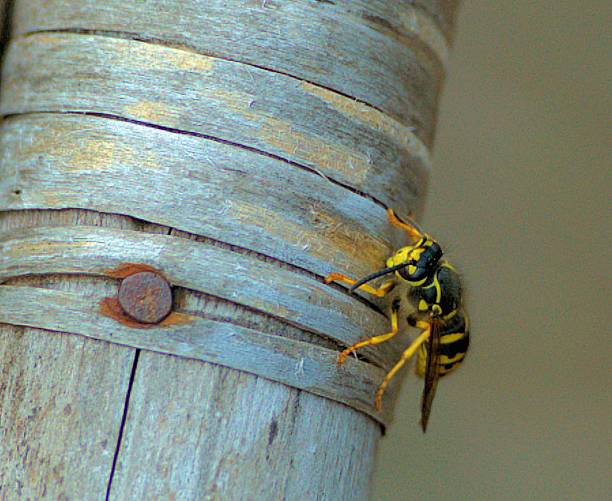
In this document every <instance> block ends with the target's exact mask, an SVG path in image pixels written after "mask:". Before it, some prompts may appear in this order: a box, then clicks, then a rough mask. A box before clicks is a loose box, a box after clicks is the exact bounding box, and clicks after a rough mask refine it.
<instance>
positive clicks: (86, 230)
mask: <svg viewBox="0 0 612 501" xmlns="http://www.w3.org/2000/svg"><path fill="white" fill-rule="evenodd" d="M124 263H143V264H147V265H150V266H153V267H155V268H157V269H159V270H160V271H162V272H163V273H164V275H165V277H166V278H167V279H168V280H169V281H170V283H172V284H173V285H175V286H180V287H184V288H187V289H190V290H194V291H199V292H204V293H206V294H210V295H213V296H216V297H219V298H221V299H224V300H227V301H231V302H234V303H237V304H240V305H244V306H248V307H249V308H253V309H256V310H258V311H261V312H265V313H267V314H269V315H273V316H275V317H278V318H280V319H283V320H286V321H288V322H290V323H291V324H293V325H296V326H297V327H300V328H303V329H305V330H308V331H311V332H313V333H316V334H319V335H322V336H325V337H328V338H330V339H334V340H335V341H337V342H338V343H339V345H345V346H348V345H351V344H354V343H356V342H357V341H358V340H359V339H362V338H363V337H364V336H366V335H367V333H368V332H379V331H382V330H384V329H386V328H387V325H388V321H387V320H386V319H385V318H384V317H383V316H382V315H380V314H378V313H376V312H375V311H372V309H371V308H369V307H367V306H366V305H364V304H358V305H356V304H355V301H353V300H352V298H350V296H348V295H347V294H345V293H342V292H339V291H338V290H336V289H334V288H332V287H329V286H328V285H325V284H322V283H321V282H320V281H318V280H315V279H313V277H311V276H309V275H306V274H298V273H295V272H293V271H289V270H284V269H280V270H279V269H278V267H277V266H275V265H273V264H271V263H268V262H265V261H262V260H261V259H258V258H257V257H256V256H255V255H253V254H245V253H238V252H235V251H232V250H231V249H227V248H223V247H220V246H219V245H218V244H216V245H213V244H211V243H207V242H203V241H200V242H194V241H193V240H185V239H184V238H177V237H174V236H168V235H146V234H143V233H142V232H133V231H127V230H122V231H119V230H117V229H112V230H107V229H101V228H95V227H85V226H81V227H76V228H74V227H73V228H70V227H67V228H27V229H20V230H13V231H10V232H0V282H1V281H4V280H6V279H8V278H14V277H19V276H28V275H34V274H74V275H79V274H87V275H98V276H102V277H105V276H110V275H111V271H112V270H116V269H117V268H119V267H120V266H121V265H122V264H124ZM236 271H238V272H240V271H243V272H245V273H247V272H248V273H249V274H251V278H250V279H249V280H248V281H246V280H244V276H243V275H241V274H240V273H236ZM397 350H398V347H397V346H396V343H393V342H391V343H386V344H385V345H383V346H379V347H377V348H376V349H367V348H366V349H364V350H363V351H362V354H363V355H364V356H365V357H367V358H368V359H369V360H370V361H373V362H375V363H377V364H379V365H380V366H382V367H385V368H390V367H392V365H393V364H394V361H395V358H396V357H397Z"/></svg>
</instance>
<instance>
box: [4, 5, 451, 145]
mask: <svg viewBox="0 0 612 501" xmlns="http://www.w3.org/2000/svg"><path fill="white" fill-rule="evenodd" d="M425 3H429V4H430V5H431V4H432V3H433V2H421V5H420V6H418V5H417V8H413V7H412V6H410V5H408V4H407V3H405V2H404V3H400V2H388V1H380V0H379V1H374V2H371V1H365V0H361V1H358V2H355V1H351V0H344V1H335V2H333V3H332V2H313V1H310V0H294V1H278V0H266V1H265V2H262V1H260V0H255V1H248V2H244V1H243V0H229V1H228V0H212V1H210V0H189V1H184V2H181V5H180V8H176V7H175V6H174V5H172V6H168V5H167V3H165V2H163V1H161V0H157V1H152V2H147V9H146V10H143V9H141V8H140V6H139V5H138V4H136V3H133V2H121V1H120V0H111V1H106V2H104V3H103V5H102V6H101V5H100V3H99V2H95V4H94V1H77V0H72V1H68V2H66V1H65V0H56V1H51V2H45V4H46V5H45V6H44V7H43V8H41V6H40V2H39V1H38V0H27V1H22V2H18V5H19V9H18V10H17V13H16V20H17V22H16V30H17V33H19V34H24V33H31V32H37V31H53V30H95V31H98V32H100V31H104V32H111V33H114V34H116V35H119V36H124V37H129V38H143V39H145V40H147V41H149V42H157V41H161V42H162V43H168V44H173V45H178V46H181V47H184V48H187V49H189V50H194V51H197V52H200V53H204V54H211V55H213V56H217V57H219V58H226V59H232V60H236V61H241V62H245V63H248V64H250V65H254V66H260V67H265V68H269V69H271V70H274V71H275V72H282V73H286V74H289V75H293V76H295V77H297V78H300V79H302V80H305V81H309V82H315V83H316V84H318V85H320V86H322V87H326V88H329V89H332V90H335V91H336V92H339V93H342V94H344V95H347V96H351V97H354V98H357V99H359V100H361V101H363V102H365V103H368V104H370V105H372V106H374V107H376V108H378V109H381V110H383V111H385V112H386V113H388V114H390V115H391V116H394V117H397V118H398V119H399V120H400V121H401V122H402V123H404V124H406V125H414V126H416V127H417V128H418V129H423V137H424V138H427V139H425V140H426V142H427V141H429V139H430V137H431V135H432V133H433V127H434V119H435V109H436V101H437V95H438V92H439V85H440V83H441V72H442V65H443V61H444V59H445V47H446V45H445V40H444V37H443V36H442V35H441V34H440V33H439V32H438V29H437V27H436V25H435V24H434V23H432V22H428V21H429V19H430V18H429V16H424V15H423V10H422V6H423V5H424V4H425ZM436 3H438V2H436ZM443 3H444V2H439V3H438V5H437V6H436V7H434V10H435V11H436V12H437V13H438V14H441V16H440V17H439V18H438V19H439V20H442V19H444V17H445V16H444V14H445V13H446V12H447V11H449V10H450V9H449V7H447V6H445V5H440V4H443ZM419 7H421V8H419ZM419 21H420V22H419ZM201 26H206V29H201V28H200V27H201ZM427 42H429V43H427Z"/></svg>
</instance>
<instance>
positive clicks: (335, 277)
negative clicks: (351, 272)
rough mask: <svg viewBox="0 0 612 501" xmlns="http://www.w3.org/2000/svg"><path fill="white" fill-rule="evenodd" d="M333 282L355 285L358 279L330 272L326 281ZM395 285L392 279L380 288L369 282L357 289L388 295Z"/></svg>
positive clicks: (381, 295)
mask: <svg viewBox="0 0 612 501" xmlns="http://www.w3.org/2000/svg"><path fill="white" fill-rule="evenodd" d="M332 282H342V283H345V284H349V285H355V284H356V283H357V280H354V279H352V278H349V277H347V276H346V275H343V274H342V273H330V274H329V275H327V276H326V277H325V283H326V284H331V283H332ZM394 286H395V282H394V281H392V280H390V281H388V282H385V283H384V284H382V285H381V286H380V287H378V288H376V287H372V286H371V285H368V284H363V285H360V286H359V287H358V288H357V289H358V290H361V291H363V292H367V293H368V294H372V295H373V296H376V297H385V296H386V295H387V292H389V291H390V290H391V289H393V287H394Z"/></svg>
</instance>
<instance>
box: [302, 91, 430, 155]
mask: <svg viewBox="0 0 612 501" xmlns="http://www.w3.org/2000/svg"><path fill="white" fill-rule="evenodd" d="M302 89H303V90H304V92H306V93H307V94H311V95H313V96H316V97H318V98H319V99H321V100H322V101H324V102H325V103H326V104H327V105H329V106H331V107H333V108H334V109H336V110H337V111H339V112H340V113H342V114H343V115H345V116H347V117H349V118H351V119H353V120H358V121H359V122H361V123H363V124H364V125H366V126H368V127H371V128H372V129H374V130H377V131H380V132H382V133H383V134H385V135H386V136H388V137H389V138H390V139H391V141H393V142H394V143H396V144H399V145H400V147H402V148H404V149H406V150H408V152H409V153H410V155H411V156H414V157H418V158H420V159H421V161H422V162H423V163H424V164H425V165H427V166H429V165H430V161H431V160H430V154H429V150H428V148H427V146H425V144H424V143H423V142H422V141H421V140H420V139H419V138H418V137H417V136H416V135H415V134H414V133H413V132H412V130H411V128H410V127H406V126H404V125H402V124H401V123H400V122H398V121H397V120H395V119H393V118H391V117H389V116H387V115H385V114H384V113H382V112H380V111H378V110H377V109H375V108H372V107H371V106H368V105H367V104H364V103H361V102H359V101H355V100H354V99H350V98H348V97H346V96H343V95H341V94H338V93H336V92H333V91H330V90H327V89H323V88H321V87H318V86H316V85H313V84H310V83H308V82H302Z"/></svg>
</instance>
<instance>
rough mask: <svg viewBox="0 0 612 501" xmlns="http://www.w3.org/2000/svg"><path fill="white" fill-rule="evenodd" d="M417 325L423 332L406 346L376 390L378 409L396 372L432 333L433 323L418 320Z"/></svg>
mask: <svg viewBox="0 0 612 501" xmlns="http://www.w3.org/2000/svg"><path fill="white" fill-rule="evenodd" d="M415 327H418V328H419V329H423V332H421V334H420V335H419V336H418V337H417V338H416V339H415V340H414V341H413V342H412V344H411V345H410V346H409V347H408V348H406V350H405V351H404V353H402V357H401V358H400V359H399V361H398V362H397V363H396V364H395V365H394V366H393V368H392V369H391V370H390V371H389V372H388V373H387V375H386V376H385V379H384V380H383V382H382V383H381V385H380V386H379V387H378V390H377V391H376V399H375V400H374V406H375V407H376V410H377V411H380V410H381V409H382V397H383V395H384V394H385V390H386V389H387V386H388V385H389V382H390V381H391V380H392V379H393V376H395V374H397V371H399V370H400V369H401V368H402V367H403V366H404V364H405V363H406V362H407V361H408V360H410V358H411V357H412V356H413V355H414V354H415V353H416V351H417V350H418V349H419V347H420V346H421V345H422V344H423V343H424V342H425V341H427V339H428V338H429V336H430V335H431V324H430V323H429V322H424V321H417V322H415Z"/></svg>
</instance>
